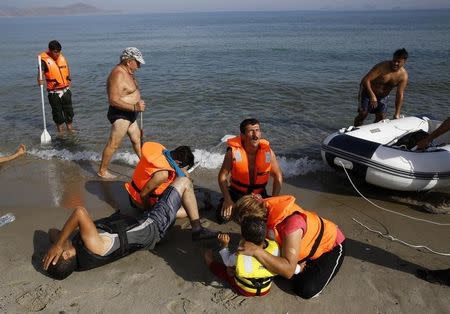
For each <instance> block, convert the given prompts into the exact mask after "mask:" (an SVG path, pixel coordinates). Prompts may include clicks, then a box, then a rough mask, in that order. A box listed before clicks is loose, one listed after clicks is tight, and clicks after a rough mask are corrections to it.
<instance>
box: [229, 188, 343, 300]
mask: <svg viewBox="0 0 450 314" xmlns="http://www.w3.org/2000/svg"><path fill="white" fill-rule="evenodd" d="M235 211H236V213H237V215H238V220H239V221H242V220H243V219H244V218H246V217H252V216H253V217H259V218H262V219H266V221H267V237H268V238H269V239H271V240H275V241H276V242H277V243H278V245H279V246H280V248H281V255H280V256H274V255H271V254H268V253H267V252H266V251H265V250H263V249H261V248H260V247H258V246H256V245H255V244H253V243H251V242H245V243H243V244H242V245H241V246H240V247H239V249H238V250H239V253H240V254H244V255H248V256H253V257H255V258H256V259H257V260H258V261H259V262H260V263H261V264H262V265H263V266H264V267H266V268H267V270H269V271H270V272H272V273H274V274H278V275H281V276H283V277H285V278H287V279H290V280H291V281H292V283H293V286H294V292H295V293H296V294H297V295H298V296H300V297H302V298H304V299H310V298H314V297H317V296H318V295H319V294H320V293H321V292H322V291H323V289H325V287H326V286H327V285H328V283H329V282H330V281H331V280H332V279H333V278H334V276H335V275H336V273H337V272H338V271H339V268H340V267H341V265H342V262H343V260H344V255H345V236H344V234H343V233H342V231H341V230H340V229H339V228H338V226H337V225H335V224H334V223H333V222H331V221H329V220H326V219H323V218H321V217H319V216H318V215H317V214H315V213H313V212H309V211H306V210H304V209H302V208H301V207H300V206H298V205H297V204H296V203H295V197H293V196H291V195H283V196H276V197H269V198H266V199H262V198H261V196H260V195H258V194H256V195H255V194H253V195H247V196H244V197H242V198H241V199H240V200H239V201H238V202H237V203H236V205H235ZM298 266H300V270H299V269H298V268H299V267H298Z"/></svg>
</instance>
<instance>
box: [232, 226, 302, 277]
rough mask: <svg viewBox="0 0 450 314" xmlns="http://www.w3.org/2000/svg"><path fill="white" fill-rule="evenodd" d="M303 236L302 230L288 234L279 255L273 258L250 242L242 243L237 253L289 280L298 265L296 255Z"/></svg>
mask: <svg viewBox="0 0 450 314" xmlns="http://www.w3.org/2000/svg"><path fill="white" fill-rule="evenodd" d="M302 236H303V231H302V229H298V230H296V231H294V232H291V233H289V234H288V235H286V237H285V238H284V240H283V243H282V244H281V255H280V256H274V255H272V254H270V253H268V252H266V251H265V250H264V249H263V248H261V247H259V246H257V245H256V244H253V243H251V242H248V241H246V242H244V243H242V244H241V245H240V246H239V248H238V251H239V253H240V254H244V255H249V256H254V257H255V258H256V259H257V260H258V261H259V262H260V263H261V264H263V265H264V267H266V268H267V269H268V270H269V271H271V272H272V273H275V274H278V275H281V276H283V277H285V278H288V279H289V278H291V277H292V276H293V275H294V273H295V270H296V268H297V264H298V254H299V251H298V250H299V248H300V245H301V239H302Z"/></svg>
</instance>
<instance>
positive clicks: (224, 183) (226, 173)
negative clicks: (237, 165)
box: [218, 149, 234, 220]
mask: <svg viewBox="0 0 450 314" xmlns="http://www.w3.org/2000/svg"><path fill="white" fill-rule="evenodd" d="M232 161H233V154H232V151H231V149H228V150H227V152H226V153H225V157H224V159H223V163H222V167H221V168H220V171H219V175H218V182H219V187H220V191H221V192H222V195H223V204H222V209H221V215H222V217H223V218H225V219H227V220H228V219H230V218H231V214H232V209H233V205H234V202H233V199H232V198H231V195H230V192H229V191H228V179H229V177H230V176H231V167H232Z"/></svg>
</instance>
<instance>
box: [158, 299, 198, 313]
mask: <svg viewBox="0 0 450 314" xmlns="http://www.w3.org/2000/svg"><path fill="white" fill-rule="evenodd" d="M166 308H167V309H168V310H169V311H170V313H177V314H178V313H202V312H204V310H205V308H204V307H203V306H202V305H201V304H200V303H197V302H195V301H192V300H190V299H187V298H181V299H180V300H174V301H172V302H169V303H168V304H167V305H166Z"/></svg>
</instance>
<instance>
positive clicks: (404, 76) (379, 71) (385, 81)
mask: <svg viewBox="0 0 450 314" xmlns="http://www.w3.org/2000/svg"><path fill="white" fill-rule="evenodd" d="M407 59H408V52H407V51H406V50H405V48H403V49H398V50H397V51H395V52H394V56H393V58H392V60H387V61H383V62H380V63H378V64H376V65H375V66H374V67H373V68H372V69H371V70H370V71H369V73H367V74H366V76H364V77H363V79H362V80H361V85H360V90H359V97H358V100H359V107H358V115H357V116H356V118H355V121H354V126H360V125H362V124H363V122H364V120H365V119H366V117H367V115H368V114H369V113H374V114H375V121H374V122H378V121H381V120H383V119H385V118H386V111H387V99H388V96H389V93H390V92H391V91H392V90H393V89H394V88H395V87H397V93H396V95H395V113H394V118H395V119H398V118H400V111H401V109H402V106H403V92H404V91H405V89H406V85H407V84H408V72H406V70H405V68H404V65H405V63H406V60H407Z"/></svg>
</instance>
